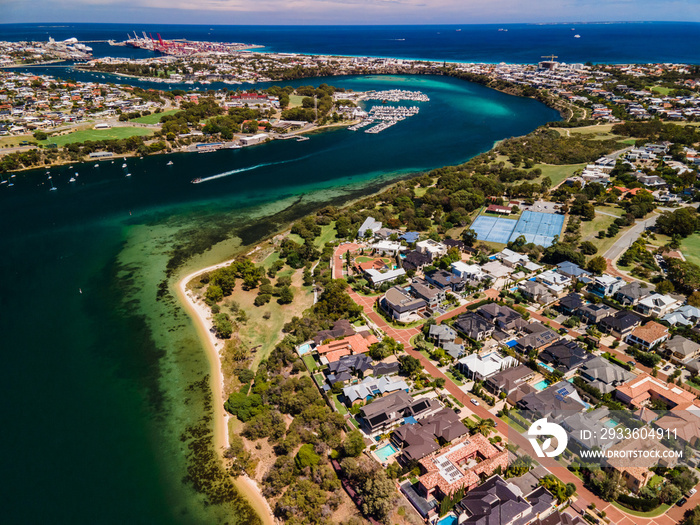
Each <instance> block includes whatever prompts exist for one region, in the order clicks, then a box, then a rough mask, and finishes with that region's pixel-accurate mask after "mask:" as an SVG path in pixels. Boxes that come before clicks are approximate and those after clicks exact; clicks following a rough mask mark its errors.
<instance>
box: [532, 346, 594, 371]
mask: <svg viewBox="0 0 700 525" xmlns="http://www.w3.org/2000/svg"><path fill="white" fill-rule="evenodd" d="M593 357H594V356H593V354H589V353H588V352H586V349H585V348H582V347H581V346H579V344H578V343H577V342H576V341H566V340H561V341H558V342H556V343H554V344H552V345H550V346H548V347H547V348H545V349H544V350H543V351H542V352H541V353H540V356H539V358H540V361H542V362H543V363H547V364H548V365H549V366H551V367H552V368H554V370H556V371H558V372H561V373H562V374H564V375H566V374H569V373H573V372H575V371H576V370H577V369H578V367H580V366H581V365H583V364H584V363H586V362H587V361H590V360H591V359H593Z"/></svg>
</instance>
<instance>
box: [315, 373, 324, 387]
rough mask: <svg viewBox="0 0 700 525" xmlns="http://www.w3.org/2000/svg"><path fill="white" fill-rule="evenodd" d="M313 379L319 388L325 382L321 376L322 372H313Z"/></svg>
mask: <svg viewBox="0 0 700 525" xmlns="http://www.w3.org/2000/svg"><path fill="white" fill-rule="evenodd" d="M314 381H316V384H317V385H318V386H319V388H321V387H323V384H324V383H325V382H326V379H325V378H324V377H323V374H314Z"/></svg>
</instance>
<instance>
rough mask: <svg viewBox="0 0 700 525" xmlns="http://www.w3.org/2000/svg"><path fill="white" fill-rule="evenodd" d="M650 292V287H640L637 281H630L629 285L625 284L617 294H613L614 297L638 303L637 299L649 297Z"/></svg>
mask: <svg viewBox="0 0 700 525" xmlns="http://www.w3.org/2000/svg"><path fill="white" fill-rule="evenodd" d="M651 292H652V289H651V287H648V286H642V284H641V283H639V282H637V281H632V282H631V283H627V284H626V285H624V286H623V287H622V288H620V289H619V290H618V291H617V292H615V296H616V297H618V296H619V297H625V298H628V299H630V300H632V301H638V300H639V299H641V298H643V297H646V296H647V295H649V294H650V293H651Z"/></svg>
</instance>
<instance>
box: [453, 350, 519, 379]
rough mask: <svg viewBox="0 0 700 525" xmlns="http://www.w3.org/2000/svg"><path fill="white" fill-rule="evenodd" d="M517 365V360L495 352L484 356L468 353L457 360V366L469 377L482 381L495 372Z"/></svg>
mask: <svg viewBox="0 0 700 525" xmlns="http://www.w3.org/2000/svg"><path fill="white" fill-rule="evenodd" d="M517 365H518V360H517V359H515V358H513V357H510V356H507V357H501V356H500V355H499V354H497V353H495V352H491V353H490V354H488V355H486V356H480V355H479V354H470V355H468V356H465V357H463V358H462V359H460V360H459V361H457V367H458V368H459V369H460V371H462V372H463V373H464V374H465V375H466V376H467V377H469V378H470V379H474V380H475V381H484V380H485V379H486V378H488V377H491V376H492V375H493V374H495V373H496V372H500V371H501V370H505V369H506V368H511V367H514V366H517Z"/></svg>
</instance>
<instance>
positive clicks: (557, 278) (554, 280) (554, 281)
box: [537, 270, 571, 294]
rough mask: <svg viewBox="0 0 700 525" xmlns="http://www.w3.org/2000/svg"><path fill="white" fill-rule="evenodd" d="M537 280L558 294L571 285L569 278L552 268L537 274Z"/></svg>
mask: <svg viewBox="0 0 700 525" xmlns="http://www.w3.org/2000/svg"><path fill="white" fill-rule="evenodd" d="M537 282H539V283H542V284H544V285H545V286H546V287H547V288H549V289H550V290H552V291H553V292H555V293H557V294H559V293H561V292H563V291H564V289H566V288H567V287H569V286H571V278H570V277H568V276H566V275H563V274H561V273H559V272H557V271H554V270H547V271H546V272H542V273H541V274H539V275H538V276H537Z"/></svg>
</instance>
